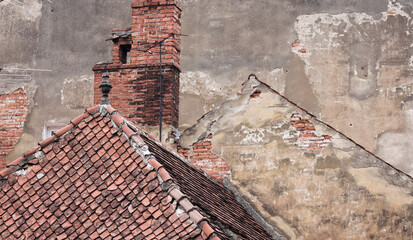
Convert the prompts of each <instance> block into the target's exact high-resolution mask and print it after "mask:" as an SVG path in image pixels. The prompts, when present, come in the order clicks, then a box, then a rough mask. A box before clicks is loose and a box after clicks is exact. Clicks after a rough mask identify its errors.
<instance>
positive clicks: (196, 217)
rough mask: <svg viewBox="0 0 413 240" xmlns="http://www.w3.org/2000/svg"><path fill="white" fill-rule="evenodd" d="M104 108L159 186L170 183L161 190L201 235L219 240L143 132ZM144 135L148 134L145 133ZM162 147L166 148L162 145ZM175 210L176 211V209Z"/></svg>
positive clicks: (209, 239) (112, 111)
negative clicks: (158, 157)
mask: <svg viewBox="0 0 413 240" xmlns="http://www.w3.org/2000/svg"><path fill="white" fill-rule="evenodd" d="M104 108H105V109H106V110H107V112H108V113H109V116H110V117H111V119H112V121H113V122H114V123H115V124H114V125H115V127H117V128H118V131H120V132H122V133H123V134H125V135H126V137H127V139H128V140H129V142H130V143H131V146H132V148H134V149H135V150H136V152H137V153H138V154H139V155H140V156H141V157H142V159H143V161H144V162H145V163H146V164H147V166H149V167H150V168H151V169H155V171H156V173H157V177H158V179H159V180H160V181H159V182H160V184H162V183H166V182H168V181H170V182H171V184H165V186H166V187H162V189H163V190H164V191H166V192H167V193H168V195H169V196H171V197H172V198H173V199H174V200H175V201H176V202H177V204H178V205H179V206H180V207H181V208H182V209H183V210H184V212H185V213H186V214H188V216H189V218H190V219H191V220H192V221H193V222H194V223H195V224H196V225H197V227H198V228H199V229H200V230H201V233H202V232H203V233H204V234H205V235H206V236H207V239H208V240H220V238H219V237H218V235H217V234H216V233H215V230H214V229H212V227H211V224H210V223H209V220H208V219H207V218H206V217H204V216H203V215H202V214H201V212H200V210H199V207H197V206H194V205H193V204H192V203H191V201H190V200H189V198H188V196H187V195H186V194H184V193H183V192H181V190H180V188H179V186H178V185H176V183H175V181H174V180H173V178H172V177H171V175H170V174H169V173H168V171H167V170H166V169H165V167H164V166H163V164H161V163H160V162H159V161H158V160H156V157H155V156H154V155H153V154H152V153H151V152H150V151H149V147H148V145H147V144H146V143H145V141H144V140H143V139H142V138H141V137H140V136H139V133H142V132H143V130H141V129H139V128H137V127H136V126H134V125H132V124H131V123H129V122H128V121H127V120H126V119H125V118H123V117H122V116H121V115H120V113H119V112H118V111H117V110H116V109H114V108H113V107H112V106H110V105H108V106H106V107H104ZM108 108H109V109H108ZM100 111H101V112H102V108H101V109H100ZM129 126H133V127H136V128H137V129H138V130H139V131H137V132H134V131H133V130H132V129H130V128H129ZM145 133H146V132H145ZM145 135H149V134H147V133H146V134H145ZM149 136H150V135H149ZM162 146H163V147H166V146H164V145H163V144H162ZM185 162H186V161H185ZM176 209H178V207H177V208H176ZM175 211H176V210H175Z"/></svg>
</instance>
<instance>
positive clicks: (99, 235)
mask: <svg viewBox="0 0 413 240" xmlns="http://www.w3.org/2000/svg"><path fill="white" fill-rule="evenodd" d="M129 126H130V127H129ZM131 128H132V129H133V130H132V129H131ZM142 137H143V138H144V140H143V139H142ZM148 146H149V149H148ZM151 151H153V154H152V152H151ZM0 204H1V206H0V216H1V217H0V236H1V239H212V240H218V239H231V237H228V236H229V235H228V233H224V231H226V230H227V229H229V230H231V231H232V232H234V233H236V234H238V235H240V236H241V237H242V239H272V238H271V236H270V235H268V234H266V233H265V231H264V230H263V229H262V228H261V226H260V225H259V224H258V223H257V222H255V221H254V220H253V219H252V218H251V217H250V216H249V215H248V214H247V213H246V212H245V210H244V209H243V208H242V207H241V206H240V205H239V204H238V203H237V202H236V201H235V199H234V197H233V196H232V195H231V194H230V193H229V192H228V191H227V190H226V189H225V188H223V187H222V186H221V185H219V184H218V183H216V182H213V181H212V180H211V179H209V178H207V177H205V176H204V175H203V174H202V173H201V172H199V171H197V170H195V169H194V168H192V167H191V166H190V165H189V164H187V163H185V162H184V161H183V160H182V159H179V157H178V156H175V155H174V153H173V152H171V151H170V150H167V148H166V147H161V145H160V144H159V143H157V142H156V140H154V139H152V138H150V137H148V136H147V135H146V134H144V133H143V132H141V131H140V130H138V129H137V128H136V127H134V126H132V125H130V124H129V123H127V122H126V121H125V120H124V119H123V118H122V117H121V116H120V115H118V113H117V112H116V111H115V110H114V109H113V108H112V107H111V106H95V107H93V108H90V109H87V111H86V112H85V113H84V114H82V115H80V116H79V117H77V118H75V119H73V120H72V121H71V123H70V124H69V125H67V126H66V127H64V128H62V129H61V130H59V131H57V132H56V133H55V135H53V136H52V137H50V138H48V139H46V140H44V141H42V142H40V143H39V146H37V147H35V148H33V149H31V150H29V151H28V152H26V153H25V154H24V155H23V156H22V157H20V158H18V159H16V160H15V161H14V162H13V163H11V164H10V165H9V166H8V167H7V168H6V169H5V170H3V171H1V172H0Z"/></svg>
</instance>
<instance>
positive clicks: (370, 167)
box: [181, 79, 413, 239]
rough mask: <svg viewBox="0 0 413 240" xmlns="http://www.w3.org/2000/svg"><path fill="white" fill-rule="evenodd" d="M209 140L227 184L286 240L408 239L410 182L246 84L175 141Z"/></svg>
mask: <svg viewBox="0 0 413 240" xmlns="http://www.w3.org/2000/svg"><path fill="white" fill-rule="evenodd" d="M209 134H211V135H212V140H211V142H212V152H213V153H214V154H216V155H217V156H219V157H222V158H223V159H225V161H226V163H227V164H228V165H229V167H230V169H231V173H232V178H231V179H230V181H231V183H232V184H233V185H235V187H236V188H237V190H238V191H239V192H240V193H241V194H242V195H243V196H244V197H246V198H247V200H248V201H249V202H250V203H251V204H252V206H253V207H254V208H255V209H256V210H257V211H258V212H259V213H260V214H261V216H263V217H264V218H265V220H266V221H267V222H268V223H270V224H271V225H272V226H273V227H274V228H275V229H279V230H281V231H282V232H284V233H285V234H286V235H287V236H289V238H290V239H410V238H411V237H412V236H413V232H412V230H413V226H412V224H413V219H412V216H413V191H412V190H413V180H412V178H410V177H409V176H408V175H405V174H403V173H401V172H398V171H397V170H395V169H394V168H393V167H390V166H389V165H387V164H386V163H384V162H383V161H381V160H379V159H378V158H376V157H375V156H374V155H372V154H370V153H368V152H367V151H365V150H364V149H362V148H360V147H359V146H358V145H356V144H355V143H354V142H353V141H351V140H349V139H347V138H346V137H345V136H343V135H342V134H340V133H338V132H337V131H336V130H334V129H332V128H331V127H329V126H327V125H325V124H323V123H322V122H319V121H318V120H316V119H315V118H313V117H312V116H311V115H308V114H307V112H305V111H303V110H301V109H300V108H298V107H296V106H295V105H294V104H292V103H291V102H288V101H287V100H286V99H284V98H282V97H281V96H280V95H278V94H277V93H275V92H273V91H272V90H270V89H269V88H268V87H267V86H265V85H263V84H261V83H259V82H258V81H256V80H253V79H251V80H250V81H248V82H247V83H246V84H245V85H244V87H243V88H242V91H241V93H240V94H239V95H238V96H237V97H236V98H234V99H231V100H228V101H226V102H225V103H224V104H222V105H221V106H219V107H218V108H216V109H214V110H213V111H211V112H210V113H208V114H207V115H205V116H204V117H203V118H202V119H200V121H199V122H198V123H197V124H196V125H194V126H193V127H191V128H189V129H188V130H186V131H185V132H184V133H183V135H182V137H181V145H182V146H183V147H188V146H190V145H191V144H192V143H194V142H197V141H198V139H200V138H201V139H202V138H203V137H204V136H205V135H209Z"/></svg>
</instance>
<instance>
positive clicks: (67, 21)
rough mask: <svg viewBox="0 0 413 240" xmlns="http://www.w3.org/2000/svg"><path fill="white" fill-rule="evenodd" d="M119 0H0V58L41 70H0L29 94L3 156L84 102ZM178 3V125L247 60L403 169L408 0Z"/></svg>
mask: <svg viewBox="0 0 413 240" xmlns="http://www.w3.org/2000/svg"><path fill="white" fill-rule="evenodd" d="M16 2H20V3H21V4H18V3H16ZM130 3H131V1H120V0H112V1H103V0H88V1H81V0H71V1H62V0H60V1H57V0H50V1H48V0H25V1H23V0H20V1H17V0H13V1H11V0H10V1H2V2H0V8H1V11H0V32H2V33H3V34H1V35H0V41H1V43H2V44H1V45H0V56H1V57H0V64H1V66H0V67H3V68H35V69H46V70H51V71H48V72H40V71H26V72H22V71H18V70H9V71H5V70H3V71H2V72H1V73H17V74H29V75H30V76H31V78H32V80H27V78H24V79H20V80H16V79H14V80H12V81H8V83H7V84H4V82H3V84H1V85H0V88H1V89H0V91H1V92H0V93H3V92H7V91H10V90H13V89H15V88H17V87H18V86H21V85H24V86H25V90H26V91H27V92H28V95H29V96H31V101H30V107H31V108H30V109H31V110H30V113H29V116H28V120H27V122H26V125H25V129H24V133H23V136H22V138H21V141H20V143H19V144H18V145H17V147H16V150H15V151H14V152H13V153H12V154H11V155H10V156H9V158H8V159H9V160H11V159H13V158H15V156H16V155H17V154H18V153H20V152H21V150H22V149H26V148H27V147H31V145H32V144H33V143H34V142H35V141H37V140H39V139H40V138H41V131H42V127H43V125H44V124H45V123H67V122H68V121H69V119H71V118H73V117H74V116H76V115H77V114H79V113H80V112H82V111H83V107H85V106H89V105H91V104H92V101H91V96H92V94H91V83H92V82H91V80H92V71H91V67H92V66H93V65H94V64H95V63H96V62H99V61H104V60H110V46H111V43H110V42H105V41H104V39H106V38H107V37H108V36H109V35H110V32H111V29H112V28H122V27H128V26H130V13H131V9H130ZM181 3H182V5H183V7H184V11H183V16H182V31H183V33H184V34H187V35H188V36H187V37H183V39H182V55H181V67H182V70H183V73H182V74H181V106H180V108H181V112H180V117H181V119H180V121H181V123H180V125H181V129H182V130H183V129H185V128H187V127H189V126H191V125H192V124H193V123H194V122H195V121H196V120H197V119H199V118H200V117H201V116H202V115H203V114H204V113H205V112H207V111H209V110H211V109H212V108H213V107H215V106H218V105H219V104H221V103H222V102H223V101H224V100H226V99H227V98H229V97H230V96H233V95H234V94H235V93H236V92H237V91H239V90H240V88H241V83H242V82H243V81H244V80H245V79H246V78H247V76H248V75H249V74H250V73H252V72H253V73H255V74H256V75H257V76H258V78H259V79H260V80H262V81H264V82H266V83H267V84H269V85H270V86H271V87H273V88H274V89H276V90H277V91H279V92H280V93H283V94H285V95H286V96H287V97H288V98H289V99H291V100H292V101H295V102H297V103H299V104H300V105H301V106H303V107H304V108H306V109H307V110H309V111H310V112H312V113H313V114H315V115H316V116H317V117H318V118H320V119H322V120H324V121H325V122H327V123H328V124H330V125H332V126H334V127H335V128H336V129H338V130H340V131H341V132H343V133H344V134H346V135H347V136H348V137H350V138H352V139H354V140H355V141H357V142H358V143H360V144H361V145H363V146H365V147H366V148H367V149H368V150H370V151H374V152H376V153H378V154H379V155H380V156H382V157H383V158H385V159H386V160H387V161H389V162H390V163H392V164H394V165H395V166H397V167H399V168H402V169H403V170H404V171H406V172H410V171H413V166H412V165H413V164H412V162H413V159H411V158H412V154H411V153H410V152H409V150H408V149H412V148H413V146H412V142H413V141H408V140H406V139H409V137H410V136H411V133H410V131H409V128H408V126H410V125H411V124H412V122H411V118H409V117H408V116H406V115H405V114H404V112H405V111H404V110H403V109H404V108H405V106H406V104H405V103H406V102H408V99H409V97H410V96H411V95H412V85H413V79H412V71H413V70H412V68H413V67H412V66H413V63H412V58H411V56H412V52H413V49H412V48H413V47H412V38H411V34H412V33H411V31H412V18H411V17H412V9H413V3H412V2H411V1H408V0H398V1H392V2H390V3H389V2H388V1H386V0H365V1H356V0H349V1H333V0H294V1H290V0H271V1H270V0H243V1H239V0H224V1H223V0H209V1H201V0H182V1H181ZM16 4H17V5H16ZM19 5H20V6H19ZM297 40H298V41H297ZM366 69H367V70H366ZM366 71H367V72H366ZM366 73H367V76H365V75H366ZM88 93H90V95H89V94H88ZM400 141H403V142H400ZM401 145H402V146H404V147H400V146H401Z"/></svg>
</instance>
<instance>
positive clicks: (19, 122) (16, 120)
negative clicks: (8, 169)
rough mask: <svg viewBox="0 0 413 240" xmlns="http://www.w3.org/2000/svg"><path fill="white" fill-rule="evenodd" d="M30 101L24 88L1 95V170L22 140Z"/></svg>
mask: <svg viewBox="0 0 413 240" xmlns="http://www.w3.org/2000/svg"><path fill="white" fill-rule="evenodd" d="M28 105H29V101H28V98H27V95H26V93H25V92H24V90H23V89H22V88H18V89H16V90H14V91H13V92H10V93H8V94H3V95H0V169H3V168H4V167H5V166H6V158H7V155H8V154H9V153H10V152H11V151H12V150H13V149H14V145H16V144H17V142H18V141H19V139H20V135H21V134H22V132H23V127H24V122H25V121H26V116H27V111H28Z"/></svg>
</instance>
